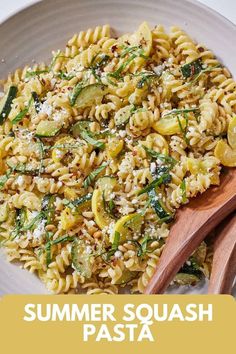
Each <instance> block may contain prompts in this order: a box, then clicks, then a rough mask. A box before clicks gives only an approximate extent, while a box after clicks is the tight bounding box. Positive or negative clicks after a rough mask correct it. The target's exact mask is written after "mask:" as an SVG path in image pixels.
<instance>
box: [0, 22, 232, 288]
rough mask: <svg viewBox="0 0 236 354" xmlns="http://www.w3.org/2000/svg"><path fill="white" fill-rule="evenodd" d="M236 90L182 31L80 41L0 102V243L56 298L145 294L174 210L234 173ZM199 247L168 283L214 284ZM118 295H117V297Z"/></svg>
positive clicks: (17, 82)
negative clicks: (205, 280)
mask: <svg viewBox="0 0 236 354" xmlns="http://www.w3.org/2000/svg"><path fill="white" fill-rule="evenodd" d="M235 88H236V83H235V82H234V81H233V79H232V77H231V75H230V73H229V72H228V70H227V69H226V68H225V67H224V66H223V65H222V64H221V63H220V62H219V61H218V60H217V59H216V57H215V56H214V54H213V53H212V52H211V51H210V50H208V49H207V48H205V46H204V45H202V44H197V43H195V42H194V41H193V40H192V39H191V38H190V37H189V36H188V35H187V34H186V33H185V32H184V31H182V30H181V29H180V28H178V27H172V28H171V29H170V32H169V34H168V33H166V32H165V30H164V28H163V27H162V26H161V25H158V26H156V27H155V28H154V29H152V30H151V29H150V28H149V26H148V24H147V23H146V22H144V23H142V24H141V25H140V27H139V28H138V30H137V31H136V32H134V33H133V34H125V35H123V36H121V37H119V38H113V37H111V36H110V27H109V26H108V25H105V26H102V27H97V28H95V29H94V30H88V31H86V32H80V33H79V34H75V35H74V36H73V37H72V38H71V39H70V40H69V42H68V43H67V45H66V48H65V50H60V51H57V52H55V53H53V58H52V60H51V63H49V64H48V65H47V64H39V65H34V66H33V67H25V68H24V69H22V70H20V69H19V70H16V72H15V73H13V74H10V75H9V76H8V78H7V79H6V80H5V81H3V93H2V94H1V101H0V134H1V139H0V174H1V176H0V198H1V205H0V241H1V245H2V246H3V247H4V249H5V251H6V253H7V257H8V259H9V261H20V262H21V263H22V264H23V267H24V268H25V269H28V270H29V271H30V272H35V273H36V274H37V275H38V276H39V278H40V279H41V280H42V281H43V282H44V283H45V284H46V287H47V289H48V290H49V291H51V292H55V293H72V292H87V293H88V294H117V293H120V292H122V291H127V289H129V291H130V292H132V293H136V292H139V293H142V292H143V291H144V289H145V287H146V286H147V284H148V282H149V280H150V278H151V277H152V274H153V272H154V269H155V267H156V266H157V264H158V260H159V257H160V256H161V253H162V250H163V247H164V245H165V241H166V238H167V237H168V233H169V229H170V227H171V224H172V223H173V222H174V219H175V212H176V209H178V208H179V207H180V206H181V205H182V204H185V203H188V201H189V199H190V198H192V197H195V196H196V195H197V194H199V193H203V192H204V191H205V190H206V189H208V188H209V187H210V186H211V185H218V184H219V183H220V179H219V176H220V170H221V165H222V164H223V165H225V166H236V144H235V141H236V140H235V126H236V118H235V115H234V114H235V113H236V93H235ZM210 267H211V249H210V247H209V246H207V244H206V243H204V242H203V243H202V244H201V245H200V247H199V248H198V249H197V250H196V251H195V252H194V254H193V255H192V256H191V257H190V259H189V260H188V261H187V262H186V264H185V265H184V266H183V267H182V269H181V270H180V271H179V273H178V274H177V276H176V277H175V280H174V281H175V283H177V284H180V285H183V284H190V285H194V284H196V283H197V282H198V281H199V280H200V279H201V278H202V277H204V276H209V272H210ZM124 289H125V290H124Z"/></svg>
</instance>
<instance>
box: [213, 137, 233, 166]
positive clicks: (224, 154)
mask: <svg viewBox="0 0 236 354" xmlns="http://www.w3.org/2000/svg"><path fill="white" fill-rule="evenodd" d="M214 154H215V157H217V158H218V159H219V160H220V162H221V163H222V165H224V166H227V167H236V150H232V149H231V147H230V146H229V145H228V144H227V143H226V142H225V141H224V140H220V141H218V143H217V145H216V147H215V151H214Z"/></svg>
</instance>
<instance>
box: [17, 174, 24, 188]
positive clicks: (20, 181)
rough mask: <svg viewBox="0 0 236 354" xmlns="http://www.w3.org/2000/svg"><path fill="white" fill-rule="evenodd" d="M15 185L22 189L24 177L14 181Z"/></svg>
mask: <svg viewBox="0 0 236 354" xmlns="http://www.w3.org/2000/svg"><path fill="white" fill-rule="evenodd" d="M16 183H17V184H18V185H19V187H22V186H23V185H24V177H23V176H18V177H17V179H16Z"/></svg>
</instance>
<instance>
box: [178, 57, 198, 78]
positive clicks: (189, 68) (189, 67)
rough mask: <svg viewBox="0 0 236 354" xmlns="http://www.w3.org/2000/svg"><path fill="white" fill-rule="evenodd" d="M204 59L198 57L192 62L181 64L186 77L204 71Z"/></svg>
mask: <svg viewBox="0 0 236 354" xmlns="http://www.w3.org/2000/svg"><path fill="white" fill-rule="evenodd" d="M202 69H203V68H202V61H201V59H196V60H194V61H192V62H191V63H187V64H185V65H183V66H181V68H180V70H181V72H182V75H183V77H184V78H185V79H187V78H189V77H192V76H194V75H197V74H199V73H200V72H201V71H202Z"/></svg>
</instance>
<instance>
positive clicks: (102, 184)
mask: <svg viewBox="0 0 236 354" xmlns="http://www.w3.org/2000/svg"><path fill="white" fill-rule="evenodd" d="M116 185H117V180H116V178H115V177H110V176H104V177H101V178H99V179H98V180H97V182H96V187H97V188H98V189H100V190H101V191H102V192H104V194H105V198H108V197H109V195H110V194H111V192H112V191H113V189H114V188H115V186H116Z"/></svg>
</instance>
